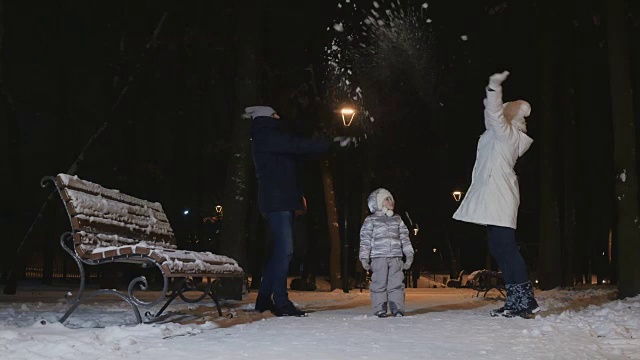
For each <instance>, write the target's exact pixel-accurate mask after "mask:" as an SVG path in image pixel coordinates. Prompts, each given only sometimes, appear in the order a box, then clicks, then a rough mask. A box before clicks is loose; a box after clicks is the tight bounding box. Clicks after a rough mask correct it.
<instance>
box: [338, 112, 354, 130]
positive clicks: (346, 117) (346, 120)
mask: <svg viewBox="0 0 640 360" xmlns="http://www.w3.org/2000/svg"><path fill="white" fill-rule="evenodd" d="M340 115H342V124H344V126H346V127H349V126H351V123H352V122H353V118H354V116H356V111H355V110H353V109H351V108H343V109H341V110H340Z"/></svg>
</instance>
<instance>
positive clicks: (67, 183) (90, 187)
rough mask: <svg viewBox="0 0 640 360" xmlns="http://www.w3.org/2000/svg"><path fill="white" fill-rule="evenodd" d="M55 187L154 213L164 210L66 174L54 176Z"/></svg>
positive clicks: (153, 204) (158, 205)
mask: <svg viewBox="0 0 640 360" xmlns="http://www.w3.org/2000/svg"><path fill="white" fill-rule="evenodd" d="M56 185H57V186H58V188H60V189H62V188H71V189H76V190H82V191H84V192H87V193H90V194H94V195H101V196H103V197H105V198H108V199H112V200H116V201H119V202H123V203H127V204H130V205H137V206H141V207H145V206H146V207H149V208H151V209H154V210H156V211H159V212H162V213H164V210H162V205H160V203H157V202H151V201H146V200H142V199H138V198H136V197H133V196H131V195H126V194H123V193H121V192H120V191H118V190H112V189H107V188H105V187H102V186H100V185H98V184H94V183H92V182H89V181H85V180H81V179H79V178H78V177H77V176H70V175H67V174H58V176H56Z"/></svg>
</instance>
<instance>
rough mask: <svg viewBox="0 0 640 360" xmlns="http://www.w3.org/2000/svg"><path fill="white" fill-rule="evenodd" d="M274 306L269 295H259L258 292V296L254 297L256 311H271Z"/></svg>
mask: <svg viewBox="0 0 640 360" xmlns="http://www.w3.org/2000/svg"><path fill="white" fill-rule="evenodd" d="M275 308H276V306H275V304H274V303H273V300H271V297H266V296H260V294H258V297H257V298H256V311H258V312H261V313H262V312H265V311H267V310H269V311H271V312H273V311H274V310H275Z"/></svg>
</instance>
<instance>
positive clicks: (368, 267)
mask: <svg viewBox="0 0 640 360" xmlns="http://www.w3.org/2000/svg"><path fill="white" fill-rule="evenodd" d="M360 262H361V263H362V267H363V268H364V269H365V270H367V271H369V270H371V265H369V259H360Z"/></svg>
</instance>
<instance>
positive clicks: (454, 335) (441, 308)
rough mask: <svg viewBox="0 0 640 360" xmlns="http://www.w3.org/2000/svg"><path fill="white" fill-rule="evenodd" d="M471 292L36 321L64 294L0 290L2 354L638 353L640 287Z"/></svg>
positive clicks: (328, 296)
mask: <svg viewBox="0 0 640 360" xmlns="http://www.w3.org/2000/svg"><path fill="white" fill-rule="evenodd" d="M471 294H472V292H471V291H468V290H462V289H461V290H457V289H408V291H407V312H408V314H409V315H410V316H406V317H404V318H387V319H378V318H375V317H372V316H371V315H370V308H369V303H368V293H367V292H363V293H360V292H359V291H356V292H351V293H349V294H343V293H341V292H315V293H302V292H294V293H292V298H293V300H294V301H295V302H296V303H298V304H299V305H301V306H302V307H303V308H305V309H315V310H316V311H315V312H313V313H311V314H310V315H309V316H308V317H306V318H275V317H272V316H266V315H260V314H257V313H254V312H251V311H246V310H247V309H250V308H251V305H250V304H251V301H252V299H254V297H255V294H252V295H251V296H250V298H249V299H246V300H245V301H243V302H242V303H241V304H237V305H236V306H237V307H236V309H235V310H234V312H235V313H236V315H237V316H236V317H235V318H234V319H231V320H229V319H215V318H214V317H213V316H214V309H213V308H211V307H208V306H200V307H198V308H196V309H193V310H191V311H185V310H187V309H186V307H187V305H176V306H175V307H173V308H172V309H171V310H172V311H174V316H173V317H172V318H171V319H172V320H174V321H175V320H178V319H180V320H182V321H181V324H176V323H163V324H154V325H141V326H136V327H120V326H109V327H107V328H104V329H90V328H89V329H86V328H85V329H68V328H65V327H63V326H61V325H60V324H57V323H48V324H46V325H41V324H40V322H39V321H38V320H40V319H48V320H49V321H51V320H54V319H55V318H56V316H59V313H56V312H58V311H60V310H61V309H62V304H61V303H58V302H55V301H54V302H42V303H39V302H38V301H35V302H30V303H24V304H23V303H10V302H7V298H0V301H1V302H0V358H2V359H15V360H19V359H83V358H91V359H120V358H125V359H139V360H146V359H153V360H157V359H159V358H167V357H169V356H171V357H184V358H205V359H240V358H248V359H256V358H257V359H300V358H304V359H305V360H307V359H309V360H310V359H329V358H330V359H389V358H395V359H409V358H421V359H427V358H428V359H462V358H473V359H507V358H509V359H587V358H588V359H629V358H631V359H640V340H639V338H640V298H634V299H631V300H626V301H623V302H620V301H608V300H607V298H608V297H610V296H611V290H585V291H564V290H562V291H561V290H554V291H549V292H543V293H541V294H539V299H540V300H541V303H542V305H543V306H544V307H545V308H547V309H549V311H547V312H546V314H545V316H544V317H539V318H537V319H533V320H525V319H504V318H491V317H489V316H488V315H487V311H488V310H489V309H491V308H493V307H495V306H496V305H497V304H498V302H495V301H488V300H484V299H476V298H471ZM14 299H15V298H14ZM50 299H54V300H55V296H54V297H50V298H49V300H50ZM45 300H46V299H45ZM589 304H597V305H589ZM81 309H82V308H81ZM104 310H107V312H106V313H104ZM124 311H127V309H126V307H124V306H120V304H119V303H117V302H115V301H111V302H109V301H106V302H103V303H96V304H90V305H89V306H87V307H85V308H84V309H83V310H82V312H80V313H79V314H78V315H74V316H72V320H73V324H74V325H76V326H78V325H87V326H88V325H92V324H93V325H95V323H94V322H93V321H92V319H93V318H94V317H96V316H97V314H99V313H103V314H102V315H101V316H100V317H99V318H100V321H101V322H102V324H105V323H106V324H108V323H119V321H121V318H120V317H121V316H122V315H123V312H124ZM180 314H184V317H181V315H180ZM126 316H129V317H130V316H131V315H130V314H126ZM208 319H212V320H216V322H211V321H207V320H208Z"/></svg>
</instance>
